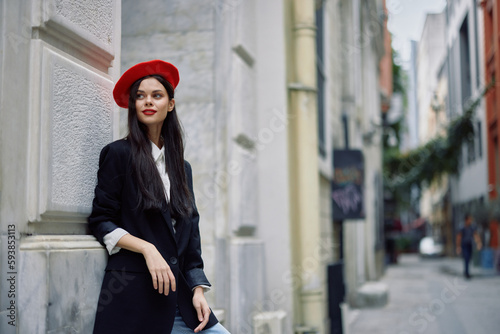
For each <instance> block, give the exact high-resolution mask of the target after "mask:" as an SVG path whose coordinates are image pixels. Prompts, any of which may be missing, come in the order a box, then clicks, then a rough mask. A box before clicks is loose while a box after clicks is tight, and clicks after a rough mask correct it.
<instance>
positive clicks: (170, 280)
mask: <svg viewBox="0 0 500 334" xmlns="http://www.w3.org/2000/svg"><path fill="white" fill-rule="evenodd" d="M168 278H169V282H170V285H171V287H172V291H175V289H176V288H177V284H176V283H175V276H174V273H173V272H172V270H170V268H168Z"/></svg>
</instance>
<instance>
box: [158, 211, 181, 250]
mask: <svg viewBox="0 0 500 334" xmlns="http://www.w3.org/2000/svg"><path fill="white" fill-rule="evenodd" d="M161 215H162V216H163V219H164V220H165V224H167V226H168V229H169V230H170V233H171V234H172V238H173V239H174V240H175V244H176V245H177V237H176V234H177V233H175V231H174V227H173V225H172V217H171V216H170V211H169V210H168V209H167V210H161Z"/></svg>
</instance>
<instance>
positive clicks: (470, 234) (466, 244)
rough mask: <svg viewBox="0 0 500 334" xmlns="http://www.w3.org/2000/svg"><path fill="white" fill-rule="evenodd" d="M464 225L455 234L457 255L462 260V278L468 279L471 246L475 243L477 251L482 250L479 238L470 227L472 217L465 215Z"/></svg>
mask: <svg viewBox="0 0 500 334" xmlns="http://www.w3.org/2000/svg"><path fill="white" fill-rule="evenodd" d="M464 218H465V225H464V227H462V228H461V229H460V231H459V232H458V234H457V254H462V257H463V259H464V276H465V278H470V277H471V276H470V272H469V262H470V259H471V257H472V244H473V242H474V241H475V242H476V247H477V250H480V249H481V248H482V243H481V238H479V235H478V234H477V232H476V229H475V228H474V227H473V226H472V216H471V215H470V214H468V213H467V214H465V217H464Z"/></svg>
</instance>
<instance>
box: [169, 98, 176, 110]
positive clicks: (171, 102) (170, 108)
mask: <svg viewBox="0 0 500 334" xmlns="http://www.w3.org/2000/svg"><path fill="white" fill-rule="evenodd" d="M174 107H175V100H174V99H171V100H170V101H169V102H168V111H172V110H173V109H174Z"/></svg>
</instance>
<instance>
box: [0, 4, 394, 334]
mask: <svg viewBox="0 0 500 334" xmlns="http://www.w3.org/2000/svg"><path fill="white" fill-rule="evenodd" d="M0 4H1V6H0V17H1V18H2V23H4V24H3V25H2V34H1V35H0V45H1V48H2V55H3V56H2V60H1V66H0V78H1V79H0V80H1V90H0V106H1V110H2V113H1V114H0V120H1V123H0V124H2V131H1V134H0V145H1V150H0V155H1V156H0V158H1V161H2V164H1V168H0V176H1V178H0V182H1V196H0V234H1V238H0V247H1V250H2V251H1V254H2V258H1V259H0V265H1V270H2V280H1V282H0V292H1V294H0V299H1V300H0V306H1V309H2V311H1V312H0V313H1V316H2V317H5V318H7V317H8V316H9V315H12V317H13V318H14V319H15V323H13V324H9V323H6V322H1V323H0V332H1V333H6V334H8V333H34V334H36V333H48V332H50V333H66V332H81V333H89V332H91V330H92V326H93V321H94V314H95V311H96V310H95V307H96V306H97V298H98V293H99V288H100V285H101V280H102V276H103V273H104V272H103V269H104V266H105V263H106V256H107V255H106V251H105V249H104V248H103V247H102V246H101V245H100V244H99V243H98V242H97V241H96V240H95V238H94V237H92V236H90V235H89V234H88V231H87V228H86V217H87V216H88V214H89V213H90V210H91V203H92V198H93V190H94V186H95V182H96V171H97V159H98V156H99V151H100V149H101V148H102V147H103V146H104V145H106V144H107V143H109V142H111V141H113V140H116V139H119V138H122V137H124V136H125V135H126V132H127V130H126V111H124V110H120V109H119V108H118V107H116V106H115V105H114V102H113V99H112V89H113V85H114V82H116V80H117V79H118V78H119V76H120V74H121V73H123V72H124V71H125V70H126V69H127V68H129V67H130V66H131V65H133V64H135V63H137V62H141V61H146V60H151V59H164V60H167V61H170V62H172V63H174V64H175V65H176V66H178V68H179V70H180V74H181V81H180V83H179V86H178V88H177V90H176V105H177V110H178V113H179V116H180V119H181V121H182V123H183V125H184V128H185V134H186V140H185V141H186V149H185V152H186V159H187V160H189V161H190V163H191V165H192V167H193V177H194V188H195V195H196V200H197V206H198V209H199V211H200V216H201V222H200V228H201V237H202V250H203V258H204V260H205V270H206V273H207V276H208V278H209V279H210V281H211V282H212V284H213V287H212V290H211V291H210V292H208V293H207V299H208V301H209V304H210V305H211V306H212V308H213V310H214V312H216V314H217V315H218V316H219V318H220V319H221V321H222V322H223V323H224V325H225V326H227V327H228V329H229V330H230V331H231V333H234V334H238V333H253V332H256V331H257V332H259V331H263V330H264V329H266V328H271V329H272V333H294V332H297V333H299V332H300V330H308V331H310V332H317V333H328V331H329V329H328V328H329V322H330V319H329V314H328V283H327V270H326V268H327V265H328V264H331V263H334V262H336V261H339V260H341V259H343V261H344V272H345V275H344V276H345V282H346V285H347V292H348V296H347V297H348V298H347V300H348V302H349V303H350V304H351V305H353V306H357V305H360V304H362V303H363V302H362V300H361V299H360V298H361V297H360V296H361V295H362V294H360V292H359V290H360V289H361V288H362V287H363V286H364V285H366V284H367V283H369V282H370V281H375V280H377V278H378V277H380V275H381V274H382V272H383V258H384V254H383V226H382V224H383V221H382V203H381V199H382V196H381V191H382V152H381V147H382V143H381V139H380V138H381V130H380V128H379V127H378V125H380V124H381V108H382V103H381V102H382V99H381V90H380V84H379V83H380V67H379V64H380V60H381V59H382V56H383V55H384V52H386V51H385V48H384V29H385V25H384V15H383V2H382V1H381V0H380V1H379V0H377V1H368V0H354V1H350V0H334V1H314V0H307V1H303V0H287V1H281V0H273V1H266V0H253V1H229V0H214V1H210V2H199V1H194V0H193V1H186V0H169V1H168V5H165V2H164V1H148V2H137V1H131V0H123V1H119V0H95V1H93V3H92V6H90V5H89V6H87V5H85V4H84V3H80V2H74V1H64V0H62V1H56V0H31V1H7V0H4V1H1V2H0ZM19 18H21V19H19ZM386 45H387V43H386ZM386 65H387V64H386ZM388 67H389V68H390V66H385V68H388ZM388 93H389V92H385V94H386V95H387V94H388ZM20 101H21V102H22V103H20ZM6 110H15V111H16V117H12V114H10V113H8V112H5V111H6ZM344 120H345V122H344ZM344 124H345V126H344ZM346 146H348V147H351V148H355V149H359V150H361V151H362V152H363V155H364V159H365V161H369V162H370V163H369V164H366V165H365V166H366V167H365V173H366V174H365V178H364V180H365V181H364V199H363V201H364V203H365V213H366V215H365V217H366V218H364V219H359V220H355V221H344V222H343V223H340V222H334V220H333V212H332V199H331V182H332V181H333V178H334V176H333V172H332V168H333V167H332V159H333V149H335V148H344V147H346ZM12 240H14V242H13V243H12ZM11 244H15V249H13V250H12V251H13V252H14V253H15V260H16V266H15V267H9V266H10V265H11V262H9V261H11V259H9V255H10V254H9V253H8V252H7V251H5V252H4V250H9V248H8V247H9V245H11ZM6 273H15V274H10V275H11V276H13V279H12V280H11V281H8V280H7V279H4V277H5V276H4V275H5V274H6ZM122 283H123V284H126V280H125V281H123V282H122ZM339 288H340V287H339ZM12 289H14V290H15V296H13V297H10V296H11V294H10V293H9V292H10V291H12ZM12 304H13V305H15V307H14V308H10V309H9V307H10V305H12Z"/></svg>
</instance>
